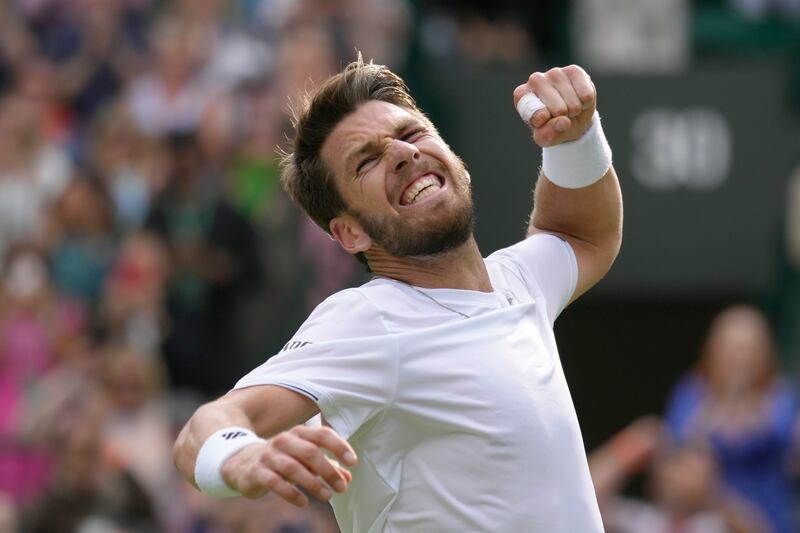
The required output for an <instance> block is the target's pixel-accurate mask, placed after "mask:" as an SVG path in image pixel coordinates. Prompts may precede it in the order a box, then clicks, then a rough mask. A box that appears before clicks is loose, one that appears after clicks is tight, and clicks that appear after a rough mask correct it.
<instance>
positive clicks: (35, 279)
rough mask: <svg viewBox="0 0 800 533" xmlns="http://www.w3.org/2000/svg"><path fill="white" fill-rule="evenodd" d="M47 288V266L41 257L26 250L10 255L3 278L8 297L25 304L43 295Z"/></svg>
mask: <svg viewBox="0 0 800 533" xmlns="http://www.w3.org/2000/svg"><path fill="white" fill-rule="evenodd" d="M47 287H48V277H47V266H46V265H45V263H44V259H43V258H42V256H41V255H39V254H38V253H35V252H32V251H25V250H23V251H19V252H13V253H11V254H10V257H9V260H8V264H7V266H6V270H5V276H4V278H3V288H4V290H5V292H6V294H7V295H8V296H10V297H12V298H13V299H14V300H15V301H17V302H25V301H29V300H32V299H34V298H36V297H37V296H39V295H41V294H42V293H43V292H44V291H46V290H47Z"/></svg>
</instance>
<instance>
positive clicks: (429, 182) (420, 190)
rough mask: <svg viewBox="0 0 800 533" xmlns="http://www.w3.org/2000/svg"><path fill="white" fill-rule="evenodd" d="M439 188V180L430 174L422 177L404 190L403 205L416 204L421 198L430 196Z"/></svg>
mask: <svg viewBox="0 0 800 533" xmlns="http://www.w3.org/2000/svg"><path fill="white" fill-rule="evenodd" d="M440 188H441V185H439V178H437V177H436V176H434V175H432V174H428V175H426V176H423V177H422V178H420V179H418V180H417V181H415V182H414V183H413V184H412V185H411V187H409V188H408V189H407V190H406V192H405V194H404V195H403V203H404V204H406V205H408V204H413V203H416V202H418V201H420V200H422V199H423V198H426V197H428V196H430V195H431V194H433V193H434V192H436V191H437V190H439V189H440Z"/></svg>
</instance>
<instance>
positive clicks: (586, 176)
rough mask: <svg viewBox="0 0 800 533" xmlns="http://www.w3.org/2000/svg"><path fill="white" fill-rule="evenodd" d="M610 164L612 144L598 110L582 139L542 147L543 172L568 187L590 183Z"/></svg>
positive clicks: (598, 177)
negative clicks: (604, 129) (609, 142)
mask: <svg viewBox="0 0 800 533" xmlns="http://www.w3.org/2000/svg"><path fill="white" fill-rule="evenodd" d="M610 166H611V147H610V146H609V145H608V141H607V140H606V136H605V134H604V133H603V127H602V125H601V124H600V115H599V114H598V113H597V111H595V113H594V116H593V117H592V125H591V126H590V127H589V129H588V130H586V132H585V133H584V134H583V135H582V136H581V137H580V138H579V139H576V140H574V141H570V142H565V143H561V144H557V145H556V146H550V147H547V148H544V149H542V172H544V175H545V177H546V178H547V179H548V180H550V181H552V182H553V183H555V184H556V185H558V186H559V187H564V188H565V189H579V188H581V187H588V186H589V185H591V184H593V183H595V182H596V181H599V180H600V178H602V177H603V176H604V175H605V173H606V172H608V169H609V167H610Z"/></svg>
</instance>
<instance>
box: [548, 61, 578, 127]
mask: <svg viewBox="0 0 800 533" xmlns="http://www.w3.org/2000/svg"><path fill="white" fill-rule="evenodd" d="M547 74H548V76H549V78H550V81H551V83H552V84H553V86H554V87H555V89H556V90H557V91H558V94H560V95H561V98H562V99H563V100H564V103H566V104H567V116H569V117H570V118H573V117H577V116H578V115H580V113H581V111H583V102H582V101H581V99H580V98H579V97H578V93H576V92H575V87H573V86H572V81H571V80H570V79H569V77H568V76H567V74H566V72H564V70H563V69H552V70H550V71H548V73H547Z"/></svg>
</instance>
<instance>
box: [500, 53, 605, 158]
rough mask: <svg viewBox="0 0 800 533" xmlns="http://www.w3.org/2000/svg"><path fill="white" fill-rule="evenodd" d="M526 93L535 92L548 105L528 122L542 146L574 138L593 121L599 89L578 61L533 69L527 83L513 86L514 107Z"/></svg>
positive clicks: (584, 130) (534, 137)
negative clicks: (568, 64)
mask: <svg viewBox="0 0 800 533" xmlns="http://www.w3.org/2000/svg"><path fill="white" fill-rule="evenodd" d="M526 93H533V94H535V95H536V96H537V97H538V98H539V100H541V101H542V103H543V104H544V106H545V107H543V108H541V109H539V110H538V111H536V112H535V113H534V114H533V116H532V117H531V119H530V123H529V125H530V126H531V128H532V129H533V140H534V142H535V143H536V144H538V145H539V146H541V147H542V148H545V147H547V146H555V145H557V144H561V143H563V142H568V141H574V140H576V139H578V138H580V137H581V135H583V134H584V132H586V130H588V129H589V127H590V126H591V125H592V115H594V111H595V108H596V106H597V91H596V89H595V87H594V83H592V80H591V78H589V75H588V74H587V73H586V71H584V70H583V69H582V68H581V67H579V66H577V65H570V66H568V67H562V68H552V69H550V70H548V71H547V72H544V73H542V72H534V73H533V74H531V75H530V77H529V78H528V82H527V83H524V84H522V85H520V86H518V87H517V88H516V89H514V107H516V106H517V104H518V102H519V100H520V99H521V98H522V97H523V96H524V95H525V94H526Z"/></svg>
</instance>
